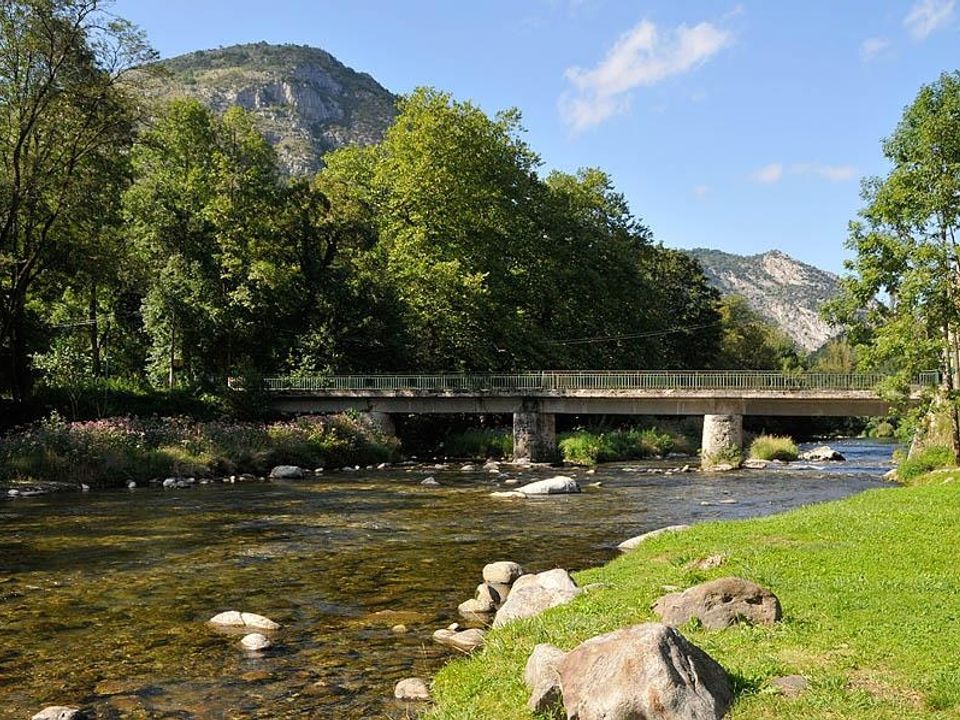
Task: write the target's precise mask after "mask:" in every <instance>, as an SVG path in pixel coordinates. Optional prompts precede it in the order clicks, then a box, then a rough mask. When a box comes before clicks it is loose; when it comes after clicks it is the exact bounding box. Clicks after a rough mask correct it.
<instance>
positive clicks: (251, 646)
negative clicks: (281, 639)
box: [240, 633, 273, 650]
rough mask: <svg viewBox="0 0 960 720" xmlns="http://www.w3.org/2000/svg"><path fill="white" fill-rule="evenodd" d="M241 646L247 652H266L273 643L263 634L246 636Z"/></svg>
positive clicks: (241, 641)
mask: <svg viewBox="0 0 960 720" xmlns="http://www.w3.org/2000/svg"><path fill="white" fill-rule="evenodd" d="M240 644H241V645H243V647H244V648H246V649H247V650H266V649H267V648H268V647H271V646H272V645H273V643H272V642H270V640H268V639H267V636H266V635H262V634H261V633H250V634H249V635H244V636H243V639H242V640H240Z"/></svg>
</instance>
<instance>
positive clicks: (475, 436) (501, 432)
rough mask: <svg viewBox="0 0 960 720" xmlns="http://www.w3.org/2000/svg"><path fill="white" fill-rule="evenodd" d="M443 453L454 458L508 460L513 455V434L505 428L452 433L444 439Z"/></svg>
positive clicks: (476, 429) (474, 429) (473, 429)
mask: <svg viewBox="0 0 960 720" xmlns="http://www.w3.org/2000/svg"><path fill="white" fill-rule="evenodd" d="M443 451H444V455H446V456H447V457H453V458H487V457H490V458H508V457H510V456H511V455H513V434H512V433H511V432H510V431H509V430H507V429H505V428H503V429H493V428H472V429H470V430H463V431H461V432H455V433H450V434H449V435H447V436H446V438H444V441H443Z"/></svg>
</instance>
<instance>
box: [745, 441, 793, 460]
mask: <svg viewBox="0 0 960 720" xmlns="http://www.w3.org/2000/svg"><path fill="white" fill-rule="evenodd" d="M799 456H800V451H799V449H798V448H797V445H796V443H794V442H793V439H792V438H789V437H786V436H783V435H759V436H757V438H756V439H755V440H754V441H753V442H752V443H750V457H752V458H756V459H757V460H796V459H797V458H798V457H799Z"/></svg>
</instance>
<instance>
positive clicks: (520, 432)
mask: <svg viewBox="0 0 960 720" xmlns="http://www.w3.org/2000/svg"><path fill="white" fill-rule="evenodd" d="M886 379H887V376H886V375H884V374H882V373H802V374H794V373H777V372H741V371H736V372H727V371H712V372H707V371H685V372H656V371H654V372H651V371H622V372H621V371H615V372H609V371H608V372H577V371H543V372H522V373H437V374H393V375H329V376H322V377H273V378H266V379H265V380H264V381H263V389H264V390H265V391H266V392H267V393H268V394H269V396H270V402H271V405H272V406H273V407H274V408H275V409H277V410H279V411H281V412H284V413H297V414H301V413H330V412H344V411H348V410H355V411H359V412H363V413H370V414H371V415H372V416H373V417H375V418H378V419H379V420H380V421H381V422H389V416H390V415H392V414H442V413H456V414H480V415H487V414H490V415H492V414H508V413H509V414H512V415H513V436H514V456H515V458H516V459H519V460H523V459H526V460H530V461H532V462H549V461H552V460H554V459H555V457H556V452H557V447H556V415H558V414H573V415H581V414H609V415H702V416H703V417H704V429H703V445H702V448H703V453H702V454H703V456H704V457H709V456H716V455H718V454H721V453H722V452H723V451H724V450H726V449H728V448H730V447H731V446H733V447H736V448H738V449H739V448H740V447H741V446H742V443H743V416H744V415H780V416H793V417H798V416H814V417H826V416H837V417H862V416H876V415H885V414H887V412H888V411H889V403H888V402H887V401H886V400H884V399H883V398H881V397H880V395H879V394H878V393H877V390H876V388H877V387H878V385H879V384H880V383H881V382H882V381H884V380H886ZM938 382H939V374H938V373H936V372H929V373H922V374H920V375H919V376H917V377H916V378H914V381H913V383H912V385H911V388H910V390H911V397H913V398H916V397H918V395H919V393H920V391H921V390H922V389H923V388H924V387H931V386H935V385H936V384H937V383H938ZM231 387H233V388H234V389H241V388H240V385H239V384H238V383H237V382H236V381H232V382H231Z"/></svg>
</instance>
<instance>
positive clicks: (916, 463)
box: [897, 445, 956, 482]
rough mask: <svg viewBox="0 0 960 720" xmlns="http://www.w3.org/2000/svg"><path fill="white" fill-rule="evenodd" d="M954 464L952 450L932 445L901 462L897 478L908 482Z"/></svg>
mask: <svg viewBox="0 0 960 720" xmlns="http://www.w3.org/2000/svg"><path fill="white" fill-rule="evenodd" d="M955 464H956V459H955V458H954V456H953V450H951V449H950V448H948V447H943V446H941V445H934V446H931V447H928V448H926V449H925V450H922V451H921V452H919V453H917V454H916V455H914V456H913V457H910V458H907V459H906V460H904V461H902V462H901V463H900V465H898V466H897V478H898V479H899V480H900V482H910V481H911V480H914V479H916V478H917V477H919V476H920V475H923V474H924V473H928V472H931V471H933V470H938V469H940V468H945V467H952V466H953V465H955Z"/></svg>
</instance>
